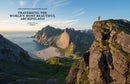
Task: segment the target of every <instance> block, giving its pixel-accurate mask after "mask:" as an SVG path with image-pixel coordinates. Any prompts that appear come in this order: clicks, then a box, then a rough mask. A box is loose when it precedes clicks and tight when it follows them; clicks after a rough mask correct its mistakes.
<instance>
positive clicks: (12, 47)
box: [0, 35, 30, 63]
mask: <svg viewBox="0 0 130 84" xmlns="http://www.w3.org/2000/svg"><path fill="white" fill-rule="evenodd" d="M29 59H30V57H29V55H28V53H27V52H26V51H24V50H23V49H22V48H20V47H19V46H18V45H16V44H14V43H12V42H11V41H9V40H7V39H6V38H4V37H3V36H2V35H0V60H1V61H2V60H4V61H8V62H14V63H18V62H20V61H27V60H29Z"/></svg>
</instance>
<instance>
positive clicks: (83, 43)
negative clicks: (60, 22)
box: [34, 26, 94, 51]
mask: <svg viewBox="0 0 130 84" xmlns="http://www.w3.org/2000/svg"><path fill="white" fill-rule="evenodd" d="M34 37H35V38H34V41H35V42H37V43H39V44H41V45H47V46H52V45H53V46H56V47H60V48H67V47H69V46H70V45H72V44H73V46H74V47H75V48H76V49H77V50H78V51H79V50H82V51H85V50H88V49H89V47H90V45H91V44H92V42H93V40H94V36H93V33H92V32H91V31H88V32H81V31H76V30H74V29H73V28H70V29H68V28H66V29H65V30H62V29H57V28H54V27H51V26H46V27H44V28H43V29H42V30H40V31H38V32H37V33H36V34H35V36H34Z"/></svg>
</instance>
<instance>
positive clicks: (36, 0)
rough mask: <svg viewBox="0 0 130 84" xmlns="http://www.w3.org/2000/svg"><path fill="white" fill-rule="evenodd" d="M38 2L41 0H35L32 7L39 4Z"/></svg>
mask: <svg viewBox="0 0 130 84" xmlns="http://www.w3.org/2000/svg"><path fill="white" fill-rule="evenodd" d="M38 2H39V0H35V1H34V3H33V6H32V7H33V8H35V6H36V5H37V3H38Z"/></svg>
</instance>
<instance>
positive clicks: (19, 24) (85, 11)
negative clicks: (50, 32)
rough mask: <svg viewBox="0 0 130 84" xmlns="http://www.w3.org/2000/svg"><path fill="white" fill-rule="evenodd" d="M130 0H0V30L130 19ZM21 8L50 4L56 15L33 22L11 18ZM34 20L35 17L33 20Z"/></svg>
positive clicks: (81, 26) (84, 26) (85, 26)
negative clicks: (99, 19) (99, 18)
mask: <svg viewBox="0 0 130 84" xmlns="http://www.w3.org/2000/svg"><path fill="white" fill-rule="evenodd" d="M129 3H130V0H109V1H106V0H100V1H97V0H91V1H90V0H2V1H1V3H0V10H1V13H0V31H36V30H40V29H41V28H43V27H45V26H46V25H51V26H54V27H56V28H70V27H71V28H75V29H76V30H77V29H91V26H92V24H93V22H94V21H96V20H98V16H101V20H106V19H127V20H129V21H130V9H129V8H130V5H129ZM18 8H47V9H48V10H47V12H48V13H54V14H55V15H56V17H55V18H47V19H46V20H42V21H36V22H38V24H36V25H35V26H30V25H28V24H27V22H29V21H20V20H19V19H18V18H16V19H15V18H10V17H9V15H10V14H16V13H17V9H18ZM34 22H35V21H34Z"/></svg>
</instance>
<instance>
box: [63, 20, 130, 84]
mask: <svg viewBox="0 0 130 84" xmlns="http://www.w3.org/2000/svg"><path fill="white" fill-rule="evenodd" d="M92 30H93V33H94V36H95V41H94V42H93V44H92V45H91V47H90V49H89V50H88V51H87V52H86V53H84V55H83V60H81V61H79V62H76V63H74V64H73V65H72V67H71V69H70V72H69V74H68V76H67V77H66V80H65V84H75V83H76V84H89V83H90V84H129V83H130V68H129V66H130V42H129V40H130V22H129V21H127V20H112V19H111V20H104V21H96V22H94V24H93V27H92Z"/></svg>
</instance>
